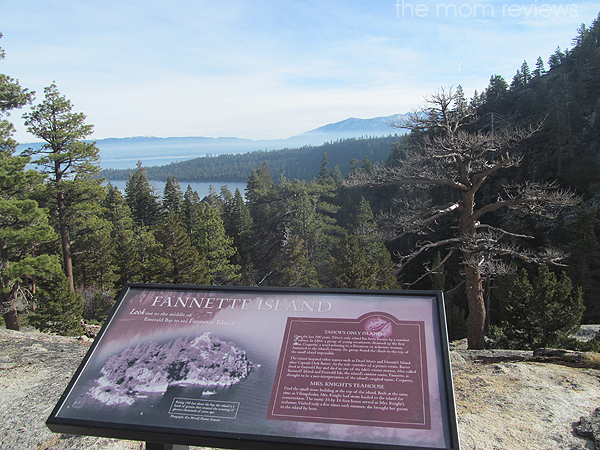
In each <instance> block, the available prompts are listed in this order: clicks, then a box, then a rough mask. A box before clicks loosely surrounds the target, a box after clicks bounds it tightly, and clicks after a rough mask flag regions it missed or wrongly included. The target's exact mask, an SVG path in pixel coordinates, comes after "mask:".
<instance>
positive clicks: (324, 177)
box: [317, 151, 330, 184]
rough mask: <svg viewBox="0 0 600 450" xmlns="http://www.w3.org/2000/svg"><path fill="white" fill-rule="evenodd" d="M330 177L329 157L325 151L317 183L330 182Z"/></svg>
mask: <svg viewBox="0 0 600 450" xmlns="http://www.w3.org/2000/svg"><path fill="white" fill-rule="evenodd" d="M329 177H330V174H329V158H328V157H327V152H326V151H323V159H322V160H321V169H319V173H318V175H317V183H319V184H325V183H327V182H328V181H329Z"/></svg>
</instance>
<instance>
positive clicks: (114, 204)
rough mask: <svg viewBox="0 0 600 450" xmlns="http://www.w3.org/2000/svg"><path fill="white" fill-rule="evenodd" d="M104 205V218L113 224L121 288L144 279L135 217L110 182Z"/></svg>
mask: <svg viewBox="0 0 600 450" xmlns="http://www.w3.org/2000/svg"><path fill="white" fill-rule="evenodd" d="M103 206H104V214H105V215H104V218H105V219H106V220H108V221H109V222H110V223H111V224H112V227H111V238H112V241H113V243H114V245H113V248H112V249H111V250H112V258H113V261H114V264H115V266H116V270H115V273H116V275H117V277H118V278H117V279H116V280H115V287H116V289H117V290H120V289H121V288H123V287H124V286H125V285H126V284H127V283H132V282H135V281H141V280H142V275H141V270H142V264H141V261H140V257H139V255H138V252H137V248H136V245H135V231H134V224H133V217H132V216H131V210H130V209H129V206H128V205H127V202H126V201H125V198H123V195H122V194H121V192H120V191H119V189H117V188H116V187H115V186H112V185H111V184H110V183H109V185H108V188H107V194H106V197H105V198H104V203H103Z"/></svg>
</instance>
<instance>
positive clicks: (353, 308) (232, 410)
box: [47, 285, 458, 449]
mask: <svg viewBox="0 0 600 450" xmlns="http://www.w3.org/2000/svg"><path fill="white" fill-rule="evenodd" d="M447 344H448V342H447V336H446V325H445V318H444V306H443V299H442V295H441V293H437V292H429V291H424V292H411V291H362V290H361V291H358V290H317V289H277V288H274V289H258V288H236V287H206V286H155V285H130V286H128V287H127V288H126V289H125V290H124V291H123V293H122V294H121V297H120V299H119V301H118V302H117V304H116V305H115V308H114V309H113V311H112V313H111V316H110V317H109V319H108V320H107V321H106V323H105V325H104V327H103V329H102V330H101V332H100V334H99V335H98V337H97V338H96V340H95V341H94V345H93V346H92V348H91V349H90V351H89V352H88V354H87V356H86V357H85V359H84V361H83V362H82V364H81V366H80V367H79V369H78V371H77V373H76V374H75V376H74V377H73V380H72V381H71V383H70V385H69V386H68V388H67V390H66V391H65V393H64V394H63V396H62V397H61V399H60V401H59V403H58V404H57V405H56V408H55V409H54V411H53V412H52V414H51V416H50V418H49V419H48V421H47V424H48V426H49V428H50V429H51V430H52V431H55V432H63V433H76V434H89V435H97V436H109V437H117V438H126V439H139V440H145V441H152V442H165V443H176V444H187V445H198V446H215V447H222V448H250V447H259V446H260V447H261V448H265V447H266V448H269V447H272V448H275V447H277V448H281V447H282V446H283V447H285V446H286V445H287V446H290V447H291V446H294V447H295V448H298V447H299V446H303V445H305V446H309V445H310V446H311V447H312V448H315V447H316V448H331V447H334V448H374V446H376V447H377V448H390V449H391V448H398V449H412V448H425V449H434V448H436V449H437V448H441V449H458V431H457V426H456V414H455V407H454V394H453V390H452V379H451V374H450V362H449V352H448V345H447Z"/></svg>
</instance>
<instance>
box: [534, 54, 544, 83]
mask: <svg viewBox="0 0 600 450" xmlns="http://www.w3.org/2000/svg"><path fill="white" fill-rule="evenodd" d="M545 73H546V68H545V67H544V60H543V59H542V57H541V56H538V59H537V61H536V62H535V70H534V71H533V78H539V77H541V76H542V75H544V74H545Z"/></svg>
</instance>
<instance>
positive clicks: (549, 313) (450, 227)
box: [0, 16, 600, 351]
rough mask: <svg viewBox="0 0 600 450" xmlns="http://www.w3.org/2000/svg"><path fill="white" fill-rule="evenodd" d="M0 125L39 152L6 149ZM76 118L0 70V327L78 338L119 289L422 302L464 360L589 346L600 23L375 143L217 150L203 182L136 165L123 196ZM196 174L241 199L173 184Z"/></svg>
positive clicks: (50, 91) (599, 184) (442, 96)
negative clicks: (301, 291) (19, 122)
mask: <svg viewBox="0 0 600 450" xmlns="http://www.w3.org/2000/svg"><path fill="white" fill-rule="evenodd" d="M0 36H1V35H0ZM4 57H5V55H4V52H3V51H2V50H1V49H0V60H1V59H3V58H4ZM24 107H28V108H27V111H28V112H24V113H23V112H22V111H19V110H20V109H22V108H24ZM23 111H24V110H23ZM9 112H12V113H13V114H23V118H24V120H25V125H26V126H27V127H28V131H29V133H31V135H32V136H34V137H36V138H38V139H39V140H41V141H43V143H44V145H43V146H39V147H37V148H35V149H28V150H25V151H24V152H20V153H17V151H16V149H17V142H16V141H15V140H14V139H13V138H12V136H13V133H14V127H13V125H12V124H11V122H10V116H9ZM87 119H88V118H87V117H86V116H85V114H83V113H81V112H76V111H74V108H73V105H72V104H71V102H70V101H69V100H68V99H67V98H66V97H65V96H64V95H62V94H61V93H60V91H59V88H58V87H57V86H56V85H55V84H54V83H53V84H50V85H49V86H48V87H47V88H46V89H45V91H44V92H43V93H35V95H34V93H33V92H30V91H29V90H28V89H27V88H26V87H22V86H21V85H20V84H19V82H18V81H16V80H14V79H13V78H11V77H9V76H7V75H0V186H1V190H0V259H1V264H0V303H1V305H2V317H3V320H4V325H5V326H6V327H7V328H11V329H19V327H21V326H24V325H30V326H34V327H36V328H38V329H40V330H42V331H49V332H56V333H61V334H66V335H72V334H79V333H81V332H82V328H81V327H82V320H85V321H87V322H91V323H101V322H102V321H103V320H104V319H105V318H106V316H107V314H108V313H109V311H110V309H111V307H112V305H113V304H114V302H115V300H116V298H117V296H118V295H119V293H120V291H121V289H122V288H123V287H124V286H125V285H126V284H127V283H161V284H184V285H240V286H285V287H323V288H350V289H418V290H430V289H432V290H443V291H444V295H445V301H446V315H447V320H448V330H449V334H450V338H451V339H462V338H468V343H469V347H470V348H474V349H477V348H486V347H503V348H520V349H532V348H537V347H561V348H573V349H583V350H592V351H600V344H599V343H598V341H597V340H592V341H590V342H589V343H586V344H582V343H580V342H578V341H576V340H574V339H572V338H570V337H569V335H570V334H572V333H573V332H574V331H576V330H577V329H578V328H579V326H580V325H581V324H582V323H600V243H599V241H598V235H599V234H598V233H600V227H599V223H598V217H599V216H598V214H599V211H598V209H599V208H600V16H599V17H598V18H597V19H596V20H595V21H594V22H593V23H592V24H591V25H589V26H586V25H581V27H580V28H579V29H578V30H577V32H576V36H575V38H574V39H573V44H572V48H570V49H567V50H561V49H560V48H557V49H556V51H555V52H554V53H553V54H552V55H549V56H547V55H546V56H545V59H542V57H539V58H538V59H537V61H536V62H535V64H534V65H532V66H530V65H529V64H528V63H527V62H526V61H524V62H523V64H522V65H521V67H519V68H517V70H516V74H515V75H514V77H513V79H512V80H506V79H504V78H503V77H502V76H499V75H491V77H490V80H489V85H488V86H487V87H486V88H485V89H483V90H482V91H481V92H477V91H475V92H474V93H473V94H472V95H471V96H469V95H468V94H466V93H465V92H464V91H463V89H462V87H461V86H460V85H457V86H443V87H440V88H439V89H438V90H436V91H435V92H432V93H429V94H428V95H426V96H425V97H424V100H423V103H422V105H421V106H420V107H419V108H418V109H417V110H415V111H414V112H412V113H411V114H408V115H407V116H406V119H405V120H403V121H402V122H399V123H391V124H390V136H388V137H382V138H373V137H365V138H363V139H348V140H341V141H339V142H334V143H327V144H325V145H323V146H320V147H304V148H300V149H286V150H285V151H283V150H282V151H277V152H253V153H249V154H244V155H235V157H234V156H231V155H224V156H222V157H218V158H211V161H210V164H212V167H213V169H212V170H213V172H211V167H209V166H208V165H207V164H208V163H209V162H208V161H207V160H206V158H199V160H205V161H197V160H192V161H186V162H182V163H177V164H172V165H169V166H163V167H160V168H158V167H156V168H146V167H144V166H143V165H142V164H141V163H138V167H137V169H135V170H132V171H130V172H129V173H128V174H127V184H126V188H125V190H124V192H121V191H119V190H118V189H117V188H116V187H114V186H112V185H111V184H110V183H106V182H104V178H103V177H102V175H104V176H108V175H110V173H109V172H108V171H104V172H102V173H101V170H102V169H101V161H100V158H99V151H98V148H97V147H96V146H95V144H94V143H93V142H92V141H90V139H91V135H92V132H93V125H91V124H89V123H88V121H87ZM398 129H402V130H409V132H408V133H406V134H403V133H402V132H399V131H398ZM397 132H398V134H396V133H397ZM332 161H333V162H332ZM379 161H381V162H379ZM31 167H36V169H35V170H34V169H32V168H31ZM207 171H208V172H207ZM150 172H151V173H152V176H151V177H150V176H149V173H150ZM198 173H202V175H198V176H197V174H198ZM207 173H208V175H207ZM211 174H212V175H213V176H214V178H213V179H214V180H219V179H220V180H231V181H234V180H238V179H243V180H244V181H245V182H247V185H246V189H245V192H240V191H239V190H238V189H236V190H235V191H234V192H232V191H231V190H230V189H228V188H227V186H223V187H222V188H221V189H220V191H218V192H217V191H216V190H215V189H212V190H211V192H210V193H209V195H208V196H206V197H204V198H200V196H199V195H198V193H197V192H195V191H194V190H193V189H192V188H191V187H189V186H187V185H186V181H190V182H191V181H193V180H195V179H202V177H206V176H210V175H211ZM161 178H162V179H166V185H165V188H164V191H163V192H155V191H154V189H153V188H152V185H151V184H150V182H149V181H148V180H149V179H161Z"/></svg>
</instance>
